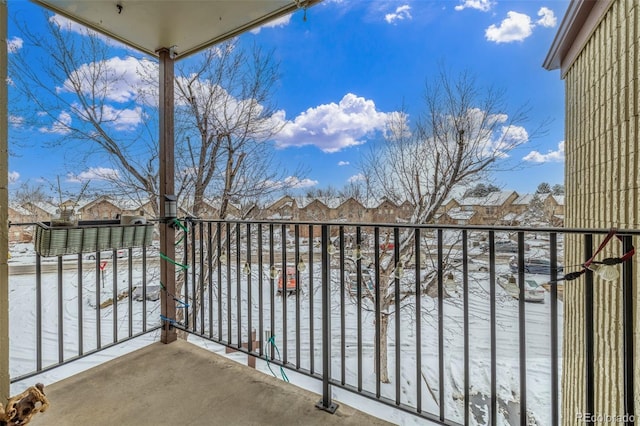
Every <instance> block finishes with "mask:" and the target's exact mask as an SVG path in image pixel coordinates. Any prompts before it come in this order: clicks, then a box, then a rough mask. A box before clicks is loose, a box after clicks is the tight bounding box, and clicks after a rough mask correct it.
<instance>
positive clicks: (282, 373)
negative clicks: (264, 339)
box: [265, 335, 289, 383]
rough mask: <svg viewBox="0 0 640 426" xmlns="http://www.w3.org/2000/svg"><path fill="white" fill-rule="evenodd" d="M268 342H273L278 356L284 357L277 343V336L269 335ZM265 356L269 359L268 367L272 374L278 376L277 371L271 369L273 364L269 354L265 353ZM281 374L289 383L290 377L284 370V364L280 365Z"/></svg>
mask: <svg viewBox="0 0 640 426" xmlns="http://www.w3.org/2000/svg"><path fill="white" fill-rule="evenodd" d="M268 342H269V343H271V344H272V345H273V347H274V348H276V353H277V354H278V358H282V357H281V356H280V350H279V349H278V346H277V345H276V336H275V335H272V336H271V337H269V340H268ZM265 358H266V360H267V367H269V371H271V374H273V377H278V376H276V373H274V372H273V370H272V369H271V364H269V355H267V354H265ZM280 375H281V376H282V380H284V381H285V382H287V383H289V378H288V377H287V374H286V373H285V372H284V368H283V367H282V366H280Z"/></svg>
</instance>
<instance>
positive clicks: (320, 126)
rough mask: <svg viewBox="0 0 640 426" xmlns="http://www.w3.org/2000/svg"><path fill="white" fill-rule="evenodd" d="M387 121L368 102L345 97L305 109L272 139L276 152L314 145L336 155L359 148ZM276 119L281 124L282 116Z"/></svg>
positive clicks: (385, 115) (358, 98)
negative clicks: (280, 149)
mask: <svg viewBox="0 0 640 426" xmlns="http://www.w3.org/2000/svg"><path fill="white" fill-rule="evenodd" d="M389 117H390V114H388V113H383V112H379V111H377V110H376V106H375V103H374V102H373V101H372V100H367V99H365V98H362V97H359V96H356V95H354V94H352V93H348V94H346V95H345V96H344V97H343V98H342V99H341V100H340V102H339V103H337V104H336V103H333V102H332V103H330V104H324V105H319V106H317V107H315V108H309V109H307V110H306V111H305V112H303V113H301V114H300V115H299V116H297V117H296V118H295V119H294V120H293V121H287V122H286V123H285V125H284V128H283V130H282V131H281V132H280V133H279V134H278V135H277V136H276V137H275V138H274V139H275V142H276V146H277V147H278V148H287V147H290V146H305V145H315V146H317V147H318V148H319V149H321V150H322V151H324V152H338V151H340V150H342V149H345V148H348V147H350V146H356V145H362V144H364V143H365V142H366V141H365V140H364V138H365V137H366V136H368V135H372V134H373V133H375V132H377V131H383V130H384V129H385V125H386V123H387V121H388V119H389ZM280 119H281V120H283V121H284V114H282V115H281V116H280Z"/></svg>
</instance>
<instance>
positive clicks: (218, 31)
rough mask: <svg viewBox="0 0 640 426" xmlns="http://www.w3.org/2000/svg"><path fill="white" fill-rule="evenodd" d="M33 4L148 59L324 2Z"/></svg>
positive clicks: (54, 0) (42, 0)
mask: <svg viewBox="0 0 640 426" xmlns="http://www.w3.org/2000/svg"><path fill="white" fill-rule="evenodd" d="M33 1H34V2H35V3H38V4H40V5H42V6H44V7H46V8H47V9H50V10H52V11H54V12H56V13H59V14H60V15H63V16H66V17H67V18H70V19H72V20H74V21H77V22H79V23H81V24H83V25H85V26H87V27H89V28H92V29H94V30H96V31H98V32H101V33H103V34H106V35H108V36H110V37H112V38H114V39H116V40H119V41H121V42H122V43H124V44H126V45H128V46H131V47H133V48H135V49H138V50H140V51H143V52H146V53H148V54H150V55H154V56H157V51H158V50H159V49H161V48H171V47H172V46H175V51H176V53H177V54H178V58H180V57H184V56H187V55H190V54H192V53H194V52H197V51H199V50H201V49H204V48H207V47H209V46H211V45H213V44H216V43H219V42H221V41H224V40H226V39H228V38H231V37H234V36H236V35H238V34H240V33H242V32H244V31H247V30H249V29H252V28H255V27H258V26H260V25H262V24H264V23H266V22H268V21H271V20H273V19H276V18H279V17H282V16H284V15H287V14H289V13H291V12H293V11H295V10H296V9H298V8H300V7H308V6H311V5H313V4H315V3H318V2H319V1H321V0H241V1H238V0H200V1H194V0H173V1H170V0H33ZM118 5H120V6H121V8H119V7H118Z"/></svg>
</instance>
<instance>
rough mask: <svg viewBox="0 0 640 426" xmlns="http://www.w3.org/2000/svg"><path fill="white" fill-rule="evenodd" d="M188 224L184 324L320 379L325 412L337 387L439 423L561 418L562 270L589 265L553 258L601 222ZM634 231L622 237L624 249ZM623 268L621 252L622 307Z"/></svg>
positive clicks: (629, 356)
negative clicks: (569, 225) (586, 225)
mask: <svg viewBox="0 0 640 426" xmlns="http://www.w3.org/2000/svg"><path fill="white" fill-rule="evenodd" d="M188 230H189V231H188V232H185V235H184V238H183V241H184V245H183V249H182V250H181V253H182V256H183V262H184V263H185V265H189V267H188V268H185V269H183V272H182V277H181V280H179V281H180V282H181V283H182V288H181V289H180V294H181V295H182V296H183V297H184V298H185V299H186V300H187V303H186V304H184V305H183V309H181V315H180V318H179V321H178V323H177V324H178V325H177V326H178V327H180V328H183V329H184V330H186V331H188V332H190V333H192V334H195V335H198V336H201V337H203V338H205V339H209V340H212V341H214V342H217V343H220V344H223V345H225V346H227V347H229V348H232V349H233V350H237V351H242V352H245V353H247V354H248V355H249V356H252V357H256V358H259V359H263V360H266V361H267V366H268V367H269V369H271V368H270V367H271V366H272V365H278V366H282V367H286V368H288V369H291V370H294V371H296V372H298V373H301V374H304V375H308V376H311V377H315V378H317V379H319V380H320V381H321V382H322V399H321V401H320V402H319V403H318V406H319V407H320V408H323V409H326V410H328V411H333V410H334V409H335V405H334V403H333V402H332V399H331V390H330V388H331V387H332V386H333V387H337V388H342V389H346V390H349V391H351V392H354V393H356V394H359V395H362V396H365V397H368V398H371V399H374V400H376V401H379V402H381V403H384V404H387V405H389V406H392V407H395V408H398V409H400V410H403V411H405V412H408V413H411V414H414V415H416V416H420V417H423V418H425V419H428V420H431V421H435V422H437V423H441V424H469V423H471V418H472V417H475V421H476V422H477V423H478V424H496V422H499V420H498V417H499V416H503V417H505V420H506V421H507V422H510V423H511V424H514V422H516V423H520V424H559V423H560V417H561V414H560V399H561V389H560V379H559V377H560V365H561V364H560V361H561V353H562V350H561V349H562V329H561V324H562V313H563V309H562V306H563V303H562V297H563V296H562V291H561V290H562V288H563V285H564V282H565V281H563V280H562V278H564V274H565V273H566V272H570V271H572V270H578V269H581V268H582V263H581V262H579V263H576V264H575V265H567V266H564V267H563V266H562V265H561V264H560V263H559V262H558V259H562V258H563V257H565V256H564V243H565V238H567V236H569V235H570V236H573V237H575V236H577V237H578V241H579V243H580V244H583V245H584V246H585V254H586V253H587V252H589V253H591V254H592V253H593V250H592V247H590V246H589V241H590V240H592V239H593V238H594V237H595V238H600V234H605V233H606V232H607V231H600V230H569V229H556V228H548V229H529V228H508V227H491V228H489V227H464V228H463V227H454V226H412V225H372V224H355V223H354V224H350V223H340V224H337V223H303V222H277V223H273V222H251V223H247V222H236V221H225V222H222V221H201V220H189V221H188ZM632 234H637V233H634V232H625V233H619V235H624V236H623V237H621V238H623V241H624V244H626V245H629V246H630V245H631V235H632ZM573 237H572V238H573ZM573 239H574V240H575V238H573ZM632 274H633V271H632V266H631V262H626V263H625V265H624V273H623V282H624V288H625V289H626V290H625V292H626V293H625V295H624V297H625V299H624V300H625V302H624V303H625V306H626V308H625V309H627V310H626V311H625V315H627V316H629V315H631V314H630V312H632V306H633V305H632V303H633V302H632V298H631V297H630V293H629V292H630V290H629V289H630V288H631V282H632ZM592 279H593V277H592V274H591V272H590V271H588V272H587V283H586V289H587V296H586V299H585V303H587V306H586V309H587V311H586V312H592V311H593V306H592V305H589V303H592V300H591V301H590V299H589V297H591V298H592V297H593V288H592V287H590V286H589V280H592ZM589 295H591V296H589ZM530 302H532V303H530ZM533 302H538V303H533ZM589 306H590V309H589ZM587 321H589V318H587ZM632 324H633V323H632V322H631V317H629V318H627V317H625V327H626V328H625V336H626V338H625V339H626V340H625V342H626V343H625V345H629V346H625V348H629V347H631V345H632V342H633V341H632V340H631V341H628V342H627V340H628V339H632V334H631V335H630V334H629V333H632V328H631V327H632ZM586 330H587V331H586V334H587V335H588V336H593V333H594V327H593V324H592V323H591V324H587V327H586ZM254 333H255V334H254ZM254 336H257V337H254ZM588 336H587V342H589V341H591V342H592V341H593V338H592V337H591V340H589V337H588ZM592 351H593V348H592V347H591V349H587V354H586V356H587V359H591V362H590V363H588V364H587V368H586V370H587V371H585V375H586V380H587V387H588V389H590V390H589V392H591V395H593V392H594V390H593V386H594V377H593V370H594V365H593V357H592V356H591V357H589V353H590V352H592ZM625 357H626V358H625V368H626V373H625V377H626V386H627V393H626V395H627V396H626V398H630V399H628V402H627V407H628V408H627V409H628V410H632V408H633V406H632V402H631V401H632V400H633V386H632V382H633V374H632V371H633V370H632V366H633V353H632V351H631V352H629V351H628V350H625ZM274 373H275V375H278V373H277V372H274ZM629 382H631V383H629Z"/></svg>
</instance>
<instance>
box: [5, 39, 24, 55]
mask: <svg viewBox="0 0 640 426" xmlns="http://www.w3.org/2000/svg"><path fill="white" fill-rule="evenodd" d="M20 49H22V39H21V38H20V37H13V38H11V39H9V40H7V52H8V53H16V52H17V51H18V50H20Z"/></svg>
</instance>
